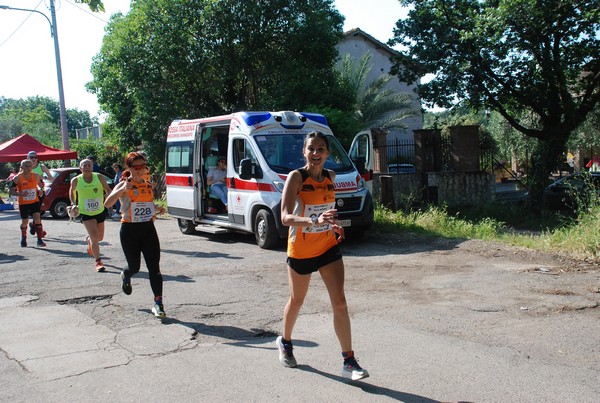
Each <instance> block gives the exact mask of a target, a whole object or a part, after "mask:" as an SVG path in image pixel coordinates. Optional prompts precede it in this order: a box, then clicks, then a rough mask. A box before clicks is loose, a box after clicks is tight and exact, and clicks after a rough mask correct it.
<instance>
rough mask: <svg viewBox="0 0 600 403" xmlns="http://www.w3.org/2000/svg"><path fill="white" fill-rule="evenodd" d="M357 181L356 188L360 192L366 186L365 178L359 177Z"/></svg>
mask: <svg viewBox="0 0 600 403" xmlns="http://www.w3.org/2000/svg"><path fill="white" fill-rule="evenodd" d="M356 179H357V181H356V187H357V188H358V190H359V191H361V190H363V189H364V188H365V186H366V182H365V178H363V177H362V176H358V177H357V178H356Z"/></svg>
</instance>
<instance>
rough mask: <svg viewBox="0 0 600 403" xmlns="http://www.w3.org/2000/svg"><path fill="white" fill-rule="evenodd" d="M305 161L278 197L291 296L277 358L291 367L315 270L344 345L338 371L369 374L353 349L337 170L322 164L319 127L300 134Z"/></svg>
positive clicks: (324, 147)
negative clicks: (337, 207)
mask: <svg viewBox="0 0 600 403" xmlns="http://www.w3.org/2000/svg"><path fill="white" fill-rule="evenodd" d="M303 153H304V157H305V158H306V165H305V166H304V167H303V168H300V169H297V170H295V171H292V172H290V174H289V176H288V177H287V180H286V181H285V186H284V188H283V196H282V202H281V221H282V223H283V225H286V226H289V227H290V229H289V236H288V248H287V254H288V258H287V264H288V280H289V286H290V298H289V300H288V302H287V304H286V306H285V310H284V312H283V335H282V336H279V337H278V338H277V341H276V344H277V347H278V349H279V361H280V362H281V363H282V364H283V365H285V366H286V367H295V366H296V365H297V364H296V358H295V357H294V354H293V347H292V330H293V328H294V324H295V323H296V319H297V318H298V314H299V313H300V308H302V304H303V303H304V297H305V296H306V293H307V291H308V286H309V283H310V278H311V274H312V273H313V272H315V271H318V272H319V274H320V275H321V278H322V279H323V282H324V283H325V286H326V288H327V291H328V293H329V299H330V301H331V307H332V309H333V326H334V328H335V333H336V335H337V337H338V340H339V343H340V346H341V348H342V357H343V358H344V363H343V366H342V376H344V377H345V378H350V379H352V380H358V379H363V378H366V377H368V376H369V373H368V372H367V370H366V369H363V368H361V367H360V365H358V362H357V361H356V358H354V351H353V350H352V334H351V329H350V317H349V315H348V305H347V304H346V296H345V294H344V262H343V260H342V254H341V252H340V249H339V247H338V243H340V242H341V241H342V239H343V237H344V230H343V228H342V227H340V226H339V225H338V224H337V219H336V217H337V212H336V210H335V209H334V207H335V189H334V181H335V172H334V171H330V170H327V169H324V166H325V161H326V160H327V157H328V156H329V141H328V140H327V137H326V136H325V135H324V134H323V133H320V132H311V133H308V134H307V136H306V138H305V140H304V150H303Z"/></svg>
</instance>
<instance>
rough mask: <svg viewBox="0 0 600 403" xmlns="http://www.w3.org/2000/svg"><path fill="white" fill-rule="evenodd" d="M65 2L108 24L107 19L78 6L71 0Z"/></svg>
mask: <svg viewBox="0 0 600 403" xmlns="http://www.w3.org/2000/svg"><path fill="white" fill-rule="evenodd" d="M67 4H70V5H72V6H73V7H75V8H76V9H78V10H79V11H81V12H83V13H86V14H87V15H90V16H92V17H94V18H96V19H97V20H100V21H102V22H103V23H105V24H108V21H104V20H103V19H102V18H100V17H98V16H97V15H96V14H94V13H92V12H90V11H88V10H86V9H85V8H82V7H80V6H78V5H77V4H75V3H73V2H72V1H71V0H67Z"/></svg>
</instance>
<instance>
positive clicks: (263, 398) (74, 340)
mask: <svg viewBox="0 0 600 403" xmlns="http://www.w3.org/2000/svg"><path fill="white" fill-rule="evenodd" d="M44 225H45V228H46V230H47V231H48V236H47V238H46V243H47V247H45V248H37V247H34V246H30V247H27V248H20V247H19V229H18V227H19V218H18V214H17V212H16V211H5V212H0V273H1V277H0V278H1V280H0V374H1V376H0V401H6V402H67V401H73V402H75V401H76V402H105V401H111V402H141V401H145V402H271V401H273V402H279V401H281V402H288V401H294V402H339V401H352V402H380V401H381V402H385V401H404V402H442V401H444V402H450V401H452V402H459V401H463V402H465V401H471V402H507V401H510V402H542V401H543V402H598V401H600V398H599V396H600V332H599V330H600V320H599V319H600V309H599V308H598V306H599V303H600V292H599V291H600V289H599V287H600V275H599V272H598V268H597V267H596V266H595V264H590V263H589V262H588V263H585V264H584V263H581V262H579V263H574V262H572V261H567V260H561V259H557V258H556V257H555V256H550V255H545V254H539V253H531V252H529V251H524V250H521V249H511V248H508V247H504V246H500V245H493V244H487V243H483V242H476V241H461V240H458V241H448V240H423V239H419V238H417V237H414V236H412V235H410V234H402V236H398V237H391V236H387V237H385V238H379V237H376V236H373V235H369V236H367V237H366V238H365V240H364V241H362V242H354V243H351V242H348V243H345V244H342V245H343V247H342V251H343V253H344V256H345V257H344V260H345V264H346V293H347V299H348V303H349V307H350V312H351V317H352V326H353V342H354V349H355V351H356V355H357V357H358V359H359V361H360V363H361V365H363V366H364V367H365V368H367V369H368V370H369V372H370V373H371V377H370V378H367V379H365V380H364V381H358V382H348V381H346V380H345V379H343V378H342V377H341V376H340V369H341V356H340V352H339V346H338V344H337V340H336V338H335V334H334V332H333V325H332V317H331V311H330V308H329V301H328V298H327V295H326V291H325V289H324V287H323V285H322V282H321V281H320V279H319V277H318V275H315V276H313V281H312V284H311V289H310V291H309V294H308V296H307V299H306V303H305V306H304V307H303V310H302V312H301V315H300V318H299V320H298V322H297V324H296V329H295V333H294V340H295V347H296V348H295V350H294V351H295V355H296V358H297V359H298V362H299V366H298V368H296V369H289V368H284V367H282V366H281V365H280V364H279V362H278V359H277V350H276V349H275V345H274V340H275V338H276V336H277V334H278V332H279V331H280V328H281V315H282V310H283V306H284V304H285V302H286V299H287V295H288V287H287V276H286V271H285V250H284V249H279V250H274V251H267V250H262V249H260V248H258V247H257V246H256V245H255V243H254V239H253V237H252V236H248V235H242V234H226V235H218V236H217V235H203V234H196V235H183V234H181V233H180V232H179V230H178V228H177V225H176V222H175V220H170V219H160V220H158V221H157V222H156V225H157V229H158V232H159V236H160V239H161V248H162V257H161V267H162V272H163V276H164V279H165V286H164V287H165V291H164V303H165V310H166V312H167V315H168V317H167V318H166V319H164V320H159V319H156V318H154V317H153V316H152V314H151V313H150V308H151V302H152V294H151V291H150V286H149V284H148V277H147V272H146V271H145V268H143V269H142V271H141V272H140V273H139V276H138V277H136V278H134V279H133V281H132V285H133V294H132V295H130V296H126V295H124V294H123V293H122V292H121V290H120V282H119V272H120V270H121V268H122V267H123V266H124V264H125V261H124V257H123V253H122V251H121V248H120V245H119V242H118V230H119V226H120V224H119V223H118V222H114V221H111V222H107V225H106V227H107V230H106V237H105V240H104V241H103V242H102V243H101V251H102V255H103V261H104V263H105V265H106V268H107V272H105V273H96V272H95V270H94V264H93V263H94V262H93V260H92V258H90V257H89V256H88V255H87V253H86V247H85V240H84V239H85V230H84V228H83V226H82V225H81V224H78V223H68V222H67V221H64V220H62V221H58V220H52V219H46V220H45V221H44ZM29 244H30V245H34V244H35V242H34V241H33V239H31V238H30V242H29Z"/></svg>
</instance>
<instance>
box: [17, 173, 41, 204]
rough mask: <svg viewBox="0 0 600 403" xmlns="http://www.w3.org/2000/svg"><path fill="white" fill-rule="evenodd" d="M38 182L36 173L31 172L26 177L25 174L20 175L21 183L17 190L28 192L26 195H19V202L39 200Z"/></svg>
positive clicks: (30, 202)
mask: <svg viewBox="0 0 600 403" xmlns="http://www.w3.org/2000/svg"><path fill="white" fill-rule="evenodd" d="M37 187H38V182H37V181H36V179H35V174H33V173H31V176H30V177H29V178H25V176H24V175H21V176H20V177H19V184H18V185H17V190H18V191H19V192H26V194H25V196H19V204H20V205H24V204H33V203H35V202H37V201H38V192H37Z"/></svg>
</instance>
